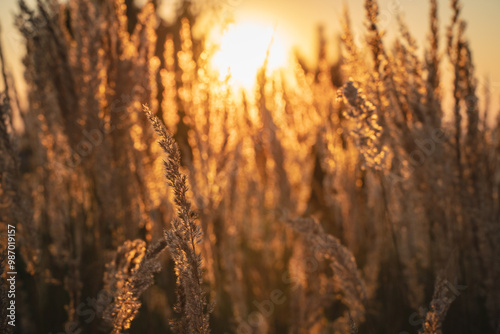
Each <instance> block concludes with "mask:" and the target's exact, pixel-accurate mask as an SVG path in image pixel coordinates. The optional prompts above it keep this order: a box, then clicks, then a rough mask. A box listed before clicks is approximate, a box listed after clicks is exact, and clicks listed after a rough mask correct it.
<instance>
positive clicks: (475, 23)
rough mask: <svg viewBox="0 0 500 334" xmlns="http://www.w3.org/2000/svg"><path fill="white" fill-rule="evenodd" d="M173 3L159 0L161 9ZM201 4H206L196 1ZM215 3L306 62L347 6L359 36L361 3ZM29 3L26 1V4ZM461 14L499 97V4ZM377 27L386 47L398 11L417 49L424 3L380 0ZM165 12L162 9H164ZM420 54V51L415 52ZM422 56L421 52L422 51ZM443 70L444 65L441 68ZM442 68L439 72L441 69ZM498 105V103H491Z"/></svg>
mask: <svg viewBox="0 0 500 334" xmlns="http://www.w3.org/2000/svg"><path fill="white" fill-rule="evenodd" d="M175 1H177V0H172V1H165V8H168V7H171V4H173V3H175ZM199 1H206V0H199ZM212 1H218V2H220V4H221V5H222V6H223V7H224V8H226V9H228V10H229V11H230V13H231V14H233V15H234V18H235V22H236V23H237V22H246V24H247V26H251V25H252V24H253V25H254V26H255V25H261V26H263V27H264V28H263V29H267V28H268V27H272V28H273V29H275V31H276V35H277V36H278V35H279V36H280V39H279V43H280V47H281V48H283V47H285V48H289V47H292V46H297V47H298V49H299V51H300V53H301V54H302V55H304V56H305V57H306V58H308V59H309V60H313V59H314V56H315V54H316V27H317V25H318V24H319V23H322V24H324V25H325V27H326V32H327V36H328V38H329V42H330V46H331V47H330V50H329V51H330V56H331V57H334V54H335V52H336V50H337V45H336V36H337V34H338V32H339V28H340V24H339V21H340V17H341V15H342V8H343V6H344V5H345V4H348V7H349V10H350V13H351V19H352V23H353V28H354V30H355V33H356V34H357V35H358V36H359V37H358V38H359V39H361V38H362V37H363V33H364V30H363V14H364V10H363V0H351V1H347V0H308V1H305V0H212ZM30 2H31V1H28V3H30ZM138 2H140V0H138ZM438 3H439V14H440V19H441V22H440V25H441V29H442V35H441V45H442V46H443V44H444V39H445V35H444V29H445V27H446V25H447V24H448V22H449V20H450V15H451V12H450V9H449V1H448V0H446V1H445V0H442V1H438ZM462 4H463V11H462V15H463V17H464V18H465V20H466V21H467V22H468V26H467V36H468V37H469V40H470V44H471V46H472V50H473V57H474V62H475V64H476V70H477V71H476V75H477V77H478V79H479V80H480V83H481V82H484V78H485V77H486V76H488V77H489V79H490V81H491V88H492V97H493V99H494V100H495V101H498V99H499V98H500V62H499V61H498V59H499V56H498V55H500V35H499V32H500V20H499V19H498V15H499V14H500V1H499V0H476V1H473V0H462ZM379 7H380V18H381V26H382V27H383V28H385V29H386V30H387V38H386V43H387V44H389V43H390V41H391V40H392V39H393V38H394V36H396V34H397V26H396V16H397V14H398V13H402V14H403V15H404V17H405V19H406V22H407V24H408V26H409V27H410V30H411V31H412V33H413V34H414V35H415V37H416V38H417V41H418V42H419V45H420V46H421V48H422V45H424V42H425V36H426V34H427V32H428V13H429V4H428V1H425V0H380V1H379ZM165 10H168V9H165ZM15 11H16V0H2V1H1V2H0V21H1V25H2V42H3V45H4V50H5V52H6V53H7V57H8V60H9V63H10V65H11V66H14V67H16V68H15V72H16V77H18V78H19V77H20V74H21V73H20V72H21V71H20V70H19V69H18V68H17V67H18V66H17V63H18V62H17V60H18V59H19V58H20V55H21V54H22V52H21V50H22V48H20V47H19V45H20V38H19V34H18V33H17V32H16V29H15V28H14V27H13V25H12V22H13V20H12V18H11V17H12V13H14V12H15ZM421 51H422V50H421ZM422 52H423V51H422ZM443 66H446V63H444V64H443ZM444 69H445V68H443V70H444ZM495 105H498V104H495Z"/></svg>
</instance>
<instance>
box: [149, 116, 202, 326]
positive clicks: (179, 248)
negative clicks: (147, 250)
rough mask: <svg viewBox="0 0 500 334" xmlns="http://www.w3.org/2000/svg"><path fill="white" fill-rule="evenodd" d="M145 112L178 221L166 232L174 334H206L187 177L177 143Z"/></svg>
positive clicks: (198, 238)
mask: <svg viewBox="0 0 500 334" xmlns="http://www.w3.org/2000/svg"><path fill="white" fill-rule="evenodd" d="M144 112H145V113H146V115H147V117H148V118H149V120H150V121H151V124H152V125H153V128H154V130H155V132H156V133H157V134H158V136H159V137H160V139H159V141H158V143H159V144H160V146H161V148H162V149H163V151H164V152H165V153H166V154H167V159H166V160H165V161H164V164H165V170H166V178H167V180H168V184H169V185H170V187H172V189H173V191H174V195H175V204H176V205H177V217H176V218H174V219H173V221H172V226H171V228H170V229H169V230H168V231H167V232H166V240H167V243H168V248H169V250H170V253H171V255H172V258H173V260H174V262H175V273H176V275H177V303H176V307H175V310H176V311H177V313H178V314H179V319H177V320H175V321H173V322H172V328H173V329H174V330H175V331H176V332H177V333H182V334H184V333H189V334H191V333H209V332H210V328H209V323H208V319H209V310H207V303H206V301H205V293H204V292H203V288H202V284H203V269H202V258H201V255H200V254H199V253H197V250H196V245H197V244H199V243H201V242H202V236H203V233H202V230H201V227H200V225H198V224H196V222H195V218H196V214H195V213H194V211H193V210H192V209H191V203H190V202H189V201H188V199H187V196H186V193H187V190H188V185H187V177H186V175H184V174H182V173H181V171H180V168H181V155H180V151H179V148H178V146H177V143H176V142H175V140H174V139H173V138H172V137H171V136H170V134H169V133H168V132H167V130H166V129H165V126H164V125H163V124H162V123H161V122H160V120H159V119H158V118H157V117H156V116H154V115H153V114H152V113H151V111H150V110H149V108H148V107H147V106H144Z"/></svg>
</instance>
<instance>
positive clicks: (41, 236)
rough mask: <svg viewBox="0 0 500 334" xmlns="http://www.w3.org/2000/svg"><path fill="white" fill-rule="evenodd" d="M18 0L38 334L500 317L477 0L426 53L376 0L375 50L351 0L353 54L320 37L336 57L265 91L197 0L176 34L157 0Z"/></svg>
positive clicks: (20, 189) (499, 142)
mask: <svg viewBox="0 0 500 334" xmlns="http://www.w3.org/2000/svg"><path fill="white" fill-rule="evenodd" d="M19 4H20V6H19V14H18V17H17V24H18V26H19V29H20V31H21V33H22V34H23V35H24V37H25V45H26V56H25V57H24V60H23V63H24V65H25V67H26V70H25V78H26V82H27V86H28V90H27V97H28V102H29V107H28V108H27V109H26V110H19V112H20V115H21V117H22V120H23V122H24V125H25V129H26V131H25V132H23V133H19V132H17V131H16V129H15V128H14V127H13V126H12V122H11V119H12V113H13V111H16V110H18V109H20V108H19V103H17V102H16V99H17V94H16V92H15V91H14V89H13V87H14V86H13V85H12V80H10V79H9V73H8V72H9V71H8V68H7V67H6V66H5V62H4V58H3V55H2V53H1V52H0V55H2V57H1V58H0V60H1V63H2V77H3V81H4V83H5V87H6V89H5V91H4V92H3V96H2V105H1V106H2V108H1V120H2V121H1V122H0V151H1V154H0V165H1V166H2V169H1V171H2V173H1V174H0V184H1V188H0V190H1V191H0V198H1V200H2V202H1V209H2V210H1V213H0V217H1V223H2V235H3V234H5V226H6V225H7V224H16V226H17V228H18V231H19V234H18V250H19V253H18V266H19V267H18V272H19V275H18V297H17V301H16V303H17V304H16V305H17V312H18V327H16V330H17V331H18V332H20V333H48V332H66V333H99V332H110V331H112V332H113V333H121V332H127V331H128V332H133V333H135V332H137V333H159V332H178V333H207V332H209V331H211V332H214V333H346V332H351V333H358V332H359V333H379V332H380V333H386V332H387V333H400V332H409V333H411V332H413V333H415V332H418V331H421V332H424V333H441V332H444V333H495V332H496V331H498V328H500V327H499V326H500V324H499V322H498V321H499V320H498V319H499V314H500V303H499V301H500V288H499V287H498V285H497V282H496V280H497V278H498V277H500V265H499V263H498V260H497V259H498V258H499V256H500V246H499V245H500V240H499V239H500V231H499V221H500V199H499V195H500V167H499V166H500V164H499V163H500V158H499V157H500V122H498V120H500V118H497V122H496V123H495V124H490V123H489V122H487V121H486V118H487V116H488V115H489V114H492V113H493V112H494V111H493V110H489V109H487V108H488V107H486V109H483V108H481V107H480V105H481V104H480V103H479V99H478V95H479V93H478V92H479V91H480V90H481V89H484V90H485V91H486V92H487V93H489V88H488V87H481V85H480V84H479V82H478V80H477V79H476V76H475V72H474V65H473V61H472V50H471V48H470V45H469V43H468V41H467V39H466V37H465V35H466V34H465V22H464V20H463V18H462V16H461V5H460V3H459V1H457V0H453V1H452V2H451V9H452V18H451V22H450V23H449V24H448V25H447V27H448V29H447V34H446V36H444V38H443V36H441V35H440V34H439V31H440V25H441V23H440V22H439V20H438V17H439V16H438V2H437V1H435V0H431V1H430V5H431V6H430V9H431V10H430V14H429V38H428V41H427V43H426V45H425V46H423V50H425V52H424V56H423V57H421V56H419V52H420V51H419V50H420V49H419V46H418V45H417V42H416V40H415V38H414V37H413V36H412V32H411V31H410V30H409V29H408V27H407V26H406V24H405V23H404V20H403V19H399V20H398V26H399V37H398V38H397V39H396V41H395V42H394V43H393V44H390V45H389V44H388V43H387V41H386V39H385V38H384V36H383V31H382V29H381V28H380V22H379V13H378V5H377V2H376V1H372V0H367V1H365V11H366V19H365V21H366V31H365V32H363V33H365V34H366V38H365V39H364V40H363V42H362V44H361V45H358V44H356V42H355V41H356V40H357V39H356V38H355V35H356V34H358V33H361V32H354V31H352V29H351V26H350V22H349V15H348V11H347V10H346V14H345V15H344V16H343V22H342V26H343V31H342V34H341V36H340V38H339V40H340V43H341V49H342V56H341V58H340V60H339V62H338V63H334V64H332V63H329V62H328V60H327V59H328V57H327V53H326V50H327V43H326V38H325V36H324V35H323V34H324V33H323V32H322V31H321V30H320V31H319V35H318V41H319V52H318V59H317V66H315V67H314V68H308V67H307V66H305V65H303V62H302V61H301V60H300V59H296V60H295V64H294V66H293V70H292V72H293V73H292V74H293V81H294V82H293V83H292V82H289V81H288V80H289V79H288V78H289V77H288V76H283V75H280V74H271V75H268V74H266V73H267V71H266V63H264V64H263V67H262V69H261V70H260V71H259V73H258V74H257V76H256V84H255V87H254V92H253V94H248V93H242V92H239V91H235V90H234V88H233V87H231V85H230V83H229V81H228V80H219V79H218V76H217V74H216V73H214V72H213V71H212V70H211V69H210V67H209V59H210V56H211V52H212V50H210V49H209V48H208V47H206V45H207V44H206V41H205V40H204V39H203V38H202V39H195V38H193V36H192V27H193V25H195V24H196V20H197V18H198V17H199V16H198V14H199V13H197V12H196V11H195V10H194V9H192V8H190V6H189V4H188V3H187V2H186V3H185V4H184V6H182V7H181V11H180V12H179V16H178V19H177V20H176V22H175V23H174V24H172V25H171V26H167V25H166V23H165V22H163V21H162V20H161V19H160V18H159V17H158V15H157V13H156V8H155V5H154V3H147V4H146V5H144V6H143V7H142V8H139V9H138V8H135V7H134V6H133V4H132V3H131V1H123V0H113V1H104V2H102V1H91V0H70V1H68V2H57V1H48V0H47V1H43V0H40V1H38V2H37V8H36V9H31V8H30V7H29V6H28V5H27V4H25V3H24V2H23V1H20V3H19ZM443 41H444V42H443ZM442 49H444V50H445V52H442V51H441V50H442ZM445 62H449V63H450V64H451V66H452V68H453V78H454V81H453V85H452V87H450V88H448V87H446V86H445V85H444V84H443V73H444V72H445V71H446V68H445V66H444V64H445ZM447 90H449V91H447ZM445 94H451V95H452V96H453V110H452V112H451V114H450V116H451V121H450V120H448V118H447V117H446V116H447V114H446V113H447V111H446V110H445V107H444V105H443V99H444V95H445ZM487 96H488V94H486V98H487V99H489V98H488V97H487ZM143 105H148V106H149V107H148V108H147V109H146V115H144V112H143V110H142V109H143V107H142V106H143ZM485 105H486V106H488V105H489V104H488V103H485ZM150 123H152V125H153V126H151V124H150ZM162 124H165V126H163V125H162ZM158 139H159V145H158V143H156V141H157V140H158ZM163 160H164V161H163ZM165 171H166V175H165V174H164V173H165ZM165 178H166V181H167V182H165ZM4 241H5V238H4V237H3V236H2V241H1V242H2V247H3V245H4V244H3V243H4ZM2 249H5V247H3V248H2ZM0 258H2V259H3V260H2V261H3V263H5V261H4V260H5V257H4V256H3V255H1V256H0ZM2 279H3V278H2ZM3 286H4V285H2V288H3ZM0 293H3V292H2V291H1V290H0ZM3 303H5V299H4V298H0V306H2V305H4V304H3ZM4 311H5V308H4V307H2V308H1V312H4ZM1 314H3V313H1ZM3 319H5V317H3ZM0 328H1V329H2V330H8V329H6V327H5V324H4V323H3V322H0Z"/></svg>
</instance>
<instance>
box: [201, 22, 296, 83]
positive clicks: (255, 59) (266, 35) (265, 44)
mask: <svg viewBox="0 0 500 334" xmlns="http://www.w3.org/2000/svg"><path fill="white" fill-rule="evenodd" d="M218 45H219V48H218V50H217V51H216V52H215V53H214V55H213V57H212V60H211V64H212V66H213V67H214V68H215V69H216V70H218V72H219V74H220V78H221V79H223V78H225V77H226V76H227V74H228V73H230V75H231V80H232V82H233V84H235V85H237V86H241V87H243V88H247V89H249V88H251V87H252V85H253V84H254V83H255V78H256V75H257V72H258V70H259V68H261V67H262V65H263V64H264V61H265V59H266V54H267V51H268V49H269V58H268V66H267V69H268V70H269V71H273V70H277V69H279V68H281V67H284V66H285V65H286V63H287V60H288V49H289V48H288V47H287V43H286V39H285V38H284V36H283V35H282V34H281V33H280V31H279V30H278V29H276V28H273V27H272V26H270V25H265V24H262V23H259V22H252V21H243V22H239V23H236V24H231V25H230V26H229V27H228V28H227V30H226V32H225V33H224V34H223V35H222V36H221V37H220V39H219V42H218Z"/></svg>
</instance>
